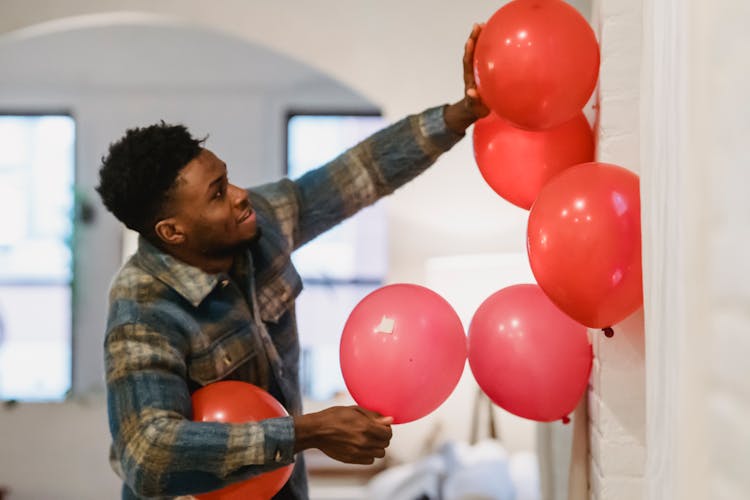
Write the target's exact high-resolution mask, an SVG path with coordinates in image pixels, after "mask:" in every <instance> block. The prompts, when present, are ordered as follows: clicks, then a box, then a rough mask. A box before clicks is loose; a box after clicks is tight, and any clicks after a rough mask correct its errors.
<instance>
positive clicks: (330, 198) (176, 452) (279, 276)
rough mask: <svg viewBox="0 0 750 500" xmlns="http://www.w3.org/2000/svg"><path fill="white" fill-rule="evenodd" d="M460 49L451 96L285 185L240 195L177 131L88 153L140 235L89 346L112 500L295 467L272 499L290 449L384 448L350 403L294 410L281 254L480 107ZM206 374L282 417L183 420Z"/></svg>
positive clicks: (458, 132) (337, 217) (340, 454)
mask: <svg viewBox="0 0 750 500" xmlns="http://www.w3.org/2000/svg"><path fill="white" fill-rule="evenodd" d="M480 30H481V28H480V27H479V26H475V27H474V28H473V29H472V33H471V35H470V37H469V39H468V40H467V43H466V47H465V51H464V64H463V66H464V82H465V96H464V98H463V99H462V100H460V101H458V102H456V103H454V104H451V105H447V106H443V107H438V108H433V109H429V110H427V111H425V112H423V113H421V114H419V115H414V116H410V117H407V118H406V119H404V120H402V121H400V122H398V123H396V124H394V125H392V126H390V127H388V128H386V129H384V130H382V131H380V132H378V133H376V134H374V135H373V136H372V137H370V138H369V139H367V140H365V141H363V142H362V143H361V144H359V145H357V146H355V147H354V148H352V149H351V150H349V151H347V152H346V153H344V154H343V155H341V156H340V157H339V158H337V159H335V160H333V161H331V162H330V163H329V164H328V165H325V166H323V167H321V168H320V169H318V170H316V171H313V172H310V173H308V174H306V175H305V176H303V177H302V178H300V179H298V180H297V181H294V182H292V181H291V180H288V179H284V180H281V181H279V182H276V183H273V184H268V185H265V186H261V187H258V188H254V189H249V190H244V189H240V188H238V187H236V186H234V185H232V184H230V183H229V181H228V178H227V166H226V165H225V164H224V162H223V161H222V160H221V159H220V158H219V157H218V156H216V155H215V154H214V153H213V152H212V151H210V150H208V149H205V148H204V147H203V141H201V140H197V139H195V138H193V137H191V136H190V134H189V133H188V131H187V130H186V129H185V128H184V127H182V126H172V125H167V124H165V123H163V122H162V123H161V124H158V125H152V126H150V127H146V128H136V129H131V130H128V131H127V133H126V134H125V136H124V137H123V138H121V139H120V140H119V141H117V142H116V143H114V144H112V145H111V146H110V149H109V154H108V155H107V156H106V157H105V158H104V159H103V164H102V167H101V170H100V184H99V186H98V188H97V190H98V191H99V193H100V195H101V197H102V200H103V201H104V204H105V205H106V206H107V208H108V209H109V210H110V211H111V212H112V213H113V214H114V215H115V216H116V217H117V218H118V219H120V221H122V222H123V223H124V224H125V225H126V226H127V227H129V228H131V229H134V230H136V231H138V232H139V233H140V239H139V248H138V251H137V252H136V254H135V255H134V256H133V257H132V258H131V259H130V260H129V261H128V262H127V263H126V264H125V265H124V266H123V268H122V269H121V270H120V271H119V273H118V275H117V276H116V277H115V279H114V281H113V283H112V288H111V291H110V311H109V318H108V324H107V334H106V340H105V366H106V376H107V396H108V411H109V421H110V429H111V433H112V437H113V444H112V452H111V460H112V463H113V467H114V469H115V471H116V472H117V473H118V474H119V475H120V477H121V478H123V480H124V485H123V493H122V497H123V498H124V499H131V498H171V497H176V496H181V495H190V494H198V493H201V492H206V491H211V490H215V489H218V488H221V487H223V486H226V485H228V484H230V483H232V482H236V481H240V480H243V479H246V478H248V477H251V476H253V475H257V474H260V473H263V472H266V471H269V470H273V469H275V468H278V467H281V466H284V465H287V464H290V463H292V462H295V467H294V472H293V474H292V477H291V479H290V480H289V482H288V483H287V484H286V485H285V486H284V488H283V489H282V491H281V492H280V493H279V494H278V495H277V496H276V498H289V499H292V498H294V499H305V498H307V482H306V477H305V470H304V464H303V460H302V455H298V457H297V459H296V461H295V454H296V453H298V452H300V451H302V450H304V449H308V448H319V449H320V450H322V451H323V452H324V453H326V454H327V455H329V456H330V457H332V458H334V459H336V460H340V461H343V462H348V463H356V464H368V463H372V462H373V460H374V459H375V458H376V457H382V456H383V455H384V454H385V448H386V447H387V446H388V444H389V441H390V438H391V429H390V424H391V419H390V418H389V417H387V416H381V415H378V414H376V413H373V412H371V411H368V410H366V409H363V408H359V407H356V406H352V407H333V408H328V409H326V410H323V411H321V412H317V413H310V414H303V413H302V408H301V398H300V390H299V383H298V378H297V377H298V373H297V372H298V356H299V343H298V339H297V331H296V324H295V315H294V299H295V297H296V296H297V294H298V293H299V292H300V290H301V288H302V283H301V281H300V278H299V276H298V274H297V273H296V271H295V269H294V267H293V266H292V264H291V261H290V253H291V252H292V251H293V250H295V249H296V248H298V247H300V246H301V245H303V244H304V243H306V242H307V241H310V240H311V239H312V238H314V237H315V236H317V235H318V234H320V233H322V232H324V231H326V230H327V229H329V228H331V227H332V226H334V225H336V224H338V223H339V222H341V221H342V220H343V219H345V218H346V217H348V216H350V215H352V214H354V213H355V212H356V211H357V210H359V209H360V208H362V207H364V206H366V205H369V204H371V203H373V202H375V201H376V200H378V199H379V198H380V197H382V196H384V195H387V194H390V193H391V192H393V191H394V190H395V189H396V188H397V187H399V186H400V185H402V184H404V183H405V182H407V181H409V180H411V179H412V178H414V177H415V176H416V175H418V174H419V173H421V172H422V171H424V170H425V169H426V168H427V167H428V166H430V165H431V164H432V163H433V162H434V161H435V160H436V159H437V157H438V156H439V155H440V154H442V153H443V152H444V151H447V150H448V149H449V148H451V147H452V146H453V145H454V144H455V143H456V142H458V141H459V140H460V139H461V138H462V137H463V134H464V131H465V130H466V128H467V127H468V126H469V125H470V124H472V123H473V122H474V121H475V120H476V119H478V118H480V117H482V116H484V115H486V114H487V112H488V111H487V108H486V107H485V106H484V105H483V104H482V102H481V101H480V100H479V98H478V95H477V92H476V88H475V84H474V78H473V74H472V58H473V51H474V45H475V42H476V39H477V37H478V36H479V32H480ZM219 380H242V381H246V382H250V383H253V384H255V385H258V386H260V387H262V388H264V389H266V390H268V391H269V392H270V393H271V394H272V395H273V396H274V397H275V398H276V399H278V400H279V401H280V402H281V403H282V404H283V405H284V406H285V407H286V408H287V409H288V411H289V413H290V415H291V416H290V417H284V418H274V419H267V420H262V421H260V422H256V423H246V424H221V423H205V422H192V421H191V416H192V408H191V400H190V395H191V394H192V392H194V391H195V390H196V389H197V388H199V387H201V386H204V385H206V384H210V383H213V382H216V381H219Z"/></svg>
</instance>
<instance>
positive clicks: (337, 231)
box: [287, 113, 388, 400]
mask: <svg viewBox="0 0 750 500" xmlns="http://www.w3.org/2000/svg"><path fill="white" fill-rule="evenodd" d="M384 125H385V121H384V120H383V118H382V117H381V116H380V115H379V114H377V113H371V114H368V113H365V114H351V113H318V114H312V113H293V114H290V115H289V117H288V120H287V173H288V175H289V177H290V178H292V179H296V178H298V177H300V176H301V175H302V174H304V173H305V172H307V171H309V170H312V169H314V168H316V167H319V166H320V165H323V164H324V163H326V162H328V161H330V160H332V159H333V158H335V157H336V156H338V155H339V154H340V153H342V152H343V151H345V150H346V149H348V148H349V147H351V146H354V145H355V144H356V143H358V142H359V141H361V140H362V139H364V138H366V137H368V136H369V135H370V134H372V133H374V132H376V131H377V130H379V129H381V128H383V126H384ZM387 248H388V247H387V240H386V218H385V211H384V207H383V206H381V205H380V204H375V205H373V206H371V207H368V208H365V209H364V210H362V211H361V212H360V213H358V214H357V215H356V216H354V217H353V218H351V219H349V220H347V221H345V222H344V223H342V224H340V225H338V226H336V227H335V228H333V229H331V230H330V231H328V232H326V233H325V234H323V235H321V236H319V237H318V238H316V239H315V240H314V241H311V242H310V243H308V244H307V245H305V246H303V247H302V248H300V249H299V250H297V251H296V252H295V253H294V255H293V257H292V258H293V261H294V264H295V266H296V267H297V270H298V271H299V273H300V275H301V276H302V279H303V281H304V283H305V289H304V290H303V292H302V294H301V295H300V297H299V299H298V300H297V320H298V324H299V331H300V342H301V344H302V374H301V379H302V387H303V392H304V394H305V396H306V397H309V398H312V399H317V400H324V399H329V398H331V397H332V396H334V395H335V394H336V393H338V392H342V391H345V390H346V385H345V384H344V380H343V377H342V376H341V370H340V368H339V339H340V336H341V332H342V331H343V328H344V323H345V322H346V320H347V318H348V317H349V313H350V312H351V311H352V309H354V306H355V305H356V304H357V303H358V302H359V301H360V300H361V299H362V298H363V297H364V296H365V295H367V294H368V293H370V292H371V291H373V290H375V289H376V288H379V287H380V286H382V284H383V279H384V278H385V273H386V270H387V264H388V263H387Z"/></svg>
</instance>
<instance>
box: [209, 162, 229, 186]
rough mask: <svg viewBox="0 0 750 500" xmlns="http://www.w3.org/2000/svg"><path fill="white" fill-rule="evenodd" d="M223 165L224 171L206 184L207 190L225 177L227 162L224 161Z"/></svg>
mask: <svg viewBox="0 0 750 500" xmlns="http://www.w3.org/2000/svg"><path fill="white" fill-rule="evenodd" d="M223 165H224V173H223V174H221V175H220V176H218V177H217V178H216V179H214V180H212V181H211V182H210V183H209V184H208V189H207V190H208V191H210V190H211V189H213V187H214V186H215V185H216V184H219V183H221V182H222V181H223V180H224V179H225V178H226V176H227V164H226V163H224V164H223Z"/></svg>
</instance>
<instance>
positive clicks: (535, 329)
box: [469, 285, 593, 422]
mask: <svg viewBox="0 0 750 500" xmlns="http://www.w3.org/2000/svg"><path fill="white" fill-rule="evenodd" d="M592 359H593V355H592V351H591V345H590V344H589V341H588V336H587V334H586V327H585V326H583V325H581V324H580V323H577V322H576V321H574V320H573V319H571V318H570V317H568V316H566V315H565V314H564V313H563V312H562V311H560V309H558V308H557V306H555V305H554V304H553V303H552V301H550V299H549V298H547V296H546V295H545V294H544V292H543V291H542V289H541V288H539V287H538V286H537V285H514V286H510V287H507V288H504V289H502V290H500V291H499V292H496V293H494V294H493V295H491V296H490V297H489V298H488V299H487V300H485V301H484V302H483V303H482V305H481V306H479V309H477V311H476V313H475V314H474V317H473V318H472V320H471V325H470V326H469V366H471V371H472V373H473V374H474V378H475V379H476V381H477V383H478V384H479V386H480V387H481V388H482V390H483V391H484V392H485V393H486V394H487V396H489V398H490V399H491V400H492V401H493V402H494V403H495V404H497V405H498V406H500V407H501V408H504V409H505V410H507V411H509V412H511V413H513V414H515V415H518V416H520V417H524V418H528V419H531V420H537V421H540V422H550V421H553V420H558V419H564V420H565V419H566V417H567V415H568V414H569V413H570V412H572V411H573V410H574V409H575V407H576V405H577V404H578V401H579V400H580V399H581V396H582V395H583V393H584V391H585V390H586V387H587V385H588V380H589V374H590V373H591V363H592Z"/></svg>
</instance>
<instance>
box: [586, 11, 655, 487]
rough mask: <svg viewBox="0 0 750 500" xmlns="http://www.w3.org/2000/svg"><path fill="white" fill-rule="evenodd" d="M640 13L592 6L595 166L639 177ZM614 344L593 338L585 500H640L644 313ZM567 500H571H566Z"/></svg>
mask: <svg viewBox="0 0 750 500" xmlns="http://www.w3.org/2000/svg"><path fill="white" fill-rule="evenodd" d="M641 10H642V9H641V5H640V2H632V1H629V0H595V2H594V14H593V19H592V22H593V24H594V28H595V30H596V32H597V35H598V37H599V43H600V47H601V69H600V73H599V75H600V76H599V97H598V103H599V113H598V128H597V131H596V132H597V153H596V157H597V160H598V161H603V162H608V163H614V164H617V165H620V166H622V167H625V168H627V169H629V170H632V171H635V172H639V171H640V168H641V161H640V155H639V150H640V135H639V131H640V126H639V123H640V114H639V109H640V108H639V103H640V64H641V23H642V19H641ZM614 331H615V336H614V337H612V338H606V337H605V336H604V335H602V333H601V332H600V331H592V341H593V342H592V343H593V346H594V364H593V367H592V373H591V383H590V390H589V407H588V410H589V420H590V426H589V445H590V455H591V460H590V469H589V477H590V498H591V499H592V500H620V499H622V500H636V499H639V498H642V496H643V475H644V465H645V460H646V409H645V391H646V382H645V364H644V362H645V348H644V327H643V314H642V311H639V312H638V313H636V314H634V315H633V316H631V317H630V318H628V319H627V320H625V321H624V322H623V323H621V324H619V325H614ZM571 500H572V499H571Z"/></svg>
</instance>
